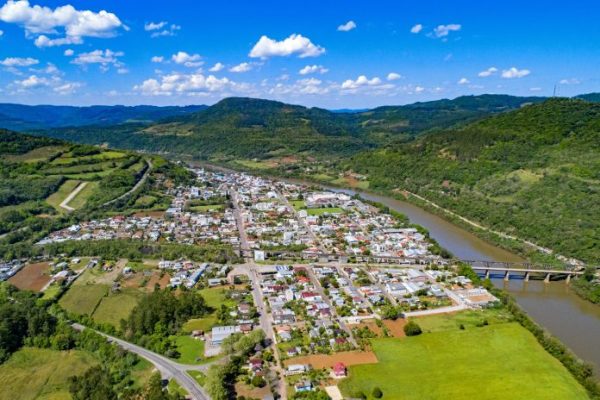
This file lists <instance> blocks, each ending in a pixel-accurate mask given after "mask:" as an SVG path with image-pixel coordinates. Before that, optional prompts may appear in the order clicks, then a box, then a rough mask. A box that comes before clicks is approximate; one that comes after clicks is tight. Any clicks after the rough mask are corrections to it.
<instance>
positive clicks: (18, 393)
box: [0, 347, 97, 400]
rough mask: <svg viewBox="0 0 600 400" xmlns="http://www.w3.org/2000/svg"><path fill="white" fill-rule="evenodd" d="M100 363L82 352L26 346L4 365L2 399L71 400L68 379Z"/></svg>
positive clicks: (0, 377)
mask: <svg viewBox="0 0 600 400" xmlns="http://www.w3.org/2000/svg"><path fill="white" fill-rule="evenodd" d="M96 364H97V361H96V360H95V359H94V357H93V356H92V355H91V354H89V353H85V352H82V351H75V350H71V351H56V350H49V349H37V348H29V347H25V348H23V349H21V350H19V351H18V352H16V353H15V354H13V355H12V356H11V357H10V359H9V360H8V361H7V362H5V363H4V364H3V365H1V366H0V400H15V399H19V400H30V399H31V400H33V399H37V400H41V399H44V400H50V399H51V400H69V399H70V398H71V395H70V394H69V390H68V378H69V377H70V376H74V375H81V374H83V373H84V372H85V371H86V370H87V369H88V368H90V367H92V366H94V365H96Z"/></svg>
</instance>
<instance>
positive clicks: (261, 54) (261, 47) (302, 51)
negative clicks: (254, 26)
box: [249, 33, 325, 59]
mask: <svg viewBox="0 0 600 400" xmlns="http://www.w3.org/2000/svg"><path fill="white" fill-rule="evenodd" d="M324 53H325V49H324V48H323V47H321V46H318V45H315V44H313V42H311V41H310V39H309V38H306V37H304V36H302V35H299V34H295V33H294V34H292V35H290V36H289V37H288V38H287V39H284V40H282V41H277V40H273V39H271V38H269V37H267V36H265V35H263V36H261V38H260V39H259V40H258V42H256V44H255V45H254V47H253V48H252V50H250V54H249V56H250V57H252V58H263V59H265V58H269V57H276V56H278V57H285V56H290V55H294V54H296V55H298V57H300V58H305V57H317V56H320V55H321V54H324Z"/></svg>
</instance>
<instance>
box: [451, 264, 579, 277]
mask: <svg viewBox="0 0 600 400" xmlns="http://www.w3.org/2000/svg"><path fill="white" fill-rule="evenodd" d="M457 261H461V262H463V263H466V264H469V265H470V266H471V268H473V270H475V271H476V272H483V273H484V274H485V277H486V278H489V277H490V276H491V275H492V274H502V275H503V276H504V280H505V281H508V280H510V278H511V276H512V277H517V276H519V277H521V278H523V280H525V281H526V282H527V281H529V279H530V278H538V279H540V278H541V279H543V280H544V282H550V280H551V279H553V278H554V279H565V280H566V282H567V283H569V282H570V281H571V278H572V277H576V276H579V275H583V273H584V271H583V270H582V269H580V268H576V267H575V266H568V267H567V268H565V269H560V268H557V267H555V266H553V265H546V264H531V263H528V262H501V261H475V260H457Z"/></svg>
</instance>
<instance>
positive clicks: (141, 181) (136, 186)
mask: <svg viewBox="0 0 600 400" xmlns="http://www.w3.org/2000/svg"><path fill="white" fill-rule="evenodd" d="M144 161H146V165H147V166H148V168H146V171H145V172H144V175H143V176H142V177H141V179H140V180H139V181H138V182H137V183H136V184H135V185H134V186H133V187H132V188H131V189H129V190H128V191H127V192H125V193H123V194H122V195H120V196H119V197H117V198H115V199H112V200H110V201H107V202H106V203H104V204H102V206H103V207H104V206H108V205H111V204H113V203H115V202H117V201H119V200H121V199H123V198H125V197H127V196H129V195H130V194H131V193H133V192H135V191H136V190H137V189H138V188H139V187H140V186H142V185H143V184H144V182H146V179H148V175H150V171H152V161H150V160H149V159H147V158H146V159H144Z"/></svg>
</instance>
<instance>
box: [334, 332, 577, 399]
mask: <svg viewBox="0 0 600 400" xmlns="http://www.w3.org/2000/svg"><path fill="white" fill-rule="evenodd" d="M438 326H439V325H438ZM372 343H373V350H374V351H375V353H376V354H377V358H378V360H379V363H377V364H370V365H357V366H352V367H350V368H349V371H350V376H349V378H347V379H345V380H344V381H342V382H341V383H340V389H341V390H342V393H344V394H345V395H347V396H351V395H353V396H354V397H357V396H356V394H358V392H363V393H365V394H367V395H368V396H370V395H371V392H372V390H373V388H374V387H379V388H381V390H382V391H383V398H384V399H385V398H387V399H406V400H417V399H431V400H434V399H453V400H461V399H487V400H492V399H494V400H495V399H498V400H500V399H506V398H507V394H510V396H509V398H512V399H528V400H537V399H540V400H542V399H562V400H568V399H573V400H578V399H581V400H583V399H587V398H588V396H587V394H586V392H585V390H584V389H583V388H582V387H581V386H580V385H579V384H578V383H577V381H575V379H574V378H573V377H572V376H571V375H570V374H569V372H568V371H567V370H566V369H565V368H564V367H563V366H562V364H560V363H559V362H558V361H557V360H556V359H554V358H553V357H552V356H550V355H549V354H548V353H546V351H545V350H544V349H543V348H542V347H541V346H540V345H539V344H538V343H537V341H536V340H535V338H534V337H533V335H531V333H529V332H528V331H527V330H525V329H524V328H523V327H521V326H520V325H518V324H517V323H504V324H497V325H490V326H487V327H482V328H472V327H469V328H467V329H465V330H452V331H441V332H435V333H425V334H423V335H421V336H416V337H409V338H404V339H375V340H373V342H372ZM369 398H372V397H369Z"/></svg>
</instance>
